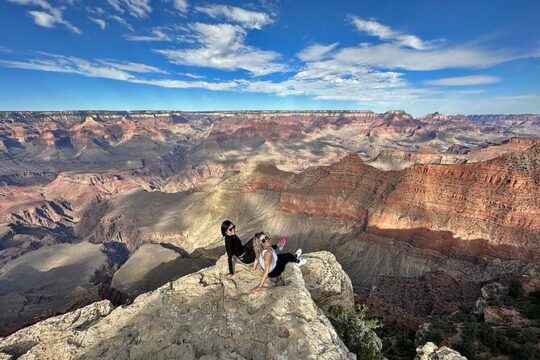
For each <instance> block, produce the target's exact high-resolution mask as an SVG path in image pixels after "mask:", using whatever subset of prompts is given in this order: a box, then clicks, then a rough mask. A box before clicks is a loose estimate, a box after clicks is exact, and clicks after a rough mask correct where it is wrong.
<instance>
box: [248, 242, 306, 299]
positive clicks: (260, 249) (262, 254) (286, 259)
mask: <svg viewBox="0 0 540 360" xmlns="http://www.w3.org/2000/svg"><path fill="white" fill-rule="evenodd" d="M254 238H255V251H256V252H257V255H258V258H259V261H258V263H259V266H260V267H261V269H262V270H263V271H264V273H263V276H262V278H261V281H260V283H259V285H258V286H255V287H254V288H253V289H251V293H252V294H254V293H257V292H259V291H261V289H262V287H263V285H264V281H265V280H266V278H267V277H270V278H275V277H278V276H279V275H281V273H282V272H283V270H285V265H287V264H288V263H290V262H295V263H297V264H298V265H299V266H302V265H304V264H305V263H306V260H305V259H300V256H301V255H302V249H298V250H296V253H294V254H291V253H284V254H276V251H275V250H274V249H275V248H274V246H273V245H272V241H271V240H270V238H269V237H268V235H266V234H265V233H263V232H261V233H257V234H256V235H255V237H254ZM256 268H257V262H254V263H253V266H252V268H251V271H255V269H256Z"/></svg>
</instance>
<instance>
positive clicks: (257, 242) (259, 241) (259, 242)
mask: <svg viewBox="0 0 540 360" xmlns="http://www.w3.org/2000/svg"><path fill="white" fill-rule="evenodd" d="M263 239H268V240H270V238H269V237H268V235H266V234H265V233H264V232H262V231H261V232H258V233H256V234H255V236H253V250H255V259H257V258H258V257H259V255H261V253H262V251H263V250H264V245H263Z"/></svg>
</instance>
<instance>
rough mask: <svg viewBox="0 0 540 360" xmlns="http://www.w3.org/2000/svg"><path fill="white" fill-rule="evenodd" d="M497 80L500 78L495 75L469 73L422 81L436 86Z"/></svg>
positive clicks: (480, 83)
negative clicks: (469, 74)
mask: <svg viewBox="0 0 540 360" xmlns="http://www.w3.org/2000/svg"><path fill="white" fill-rule="evenodd" d="M499 81H500V79H499V78H498V77H496V76H485V75H471V76H457V77H448V78H442V79H434V80H427V81H424V83H425V84H427V85H436V86H465V85H484V84H494V83H496V82H499Z"/></svg>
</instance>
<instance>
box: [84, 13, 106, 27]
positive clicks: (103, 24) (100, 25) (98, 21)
mask: <svg viewBox="0 0 540 360" xmlns="http://www.w3.org/2000/svg"><path fill="white" fill-rule="evenodd" d="M88 18H89V19H90V20H92V21H93V22H95V23H96V24H98V25H99V27H100V28H101V30H105V28H106V27H107V23H106V22H105V20H103V19H96V18H93V17H90V16H89V17H88Z"/></svg>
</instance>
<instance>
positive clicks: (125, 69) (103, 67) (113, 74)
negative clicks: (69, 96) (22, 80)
mask: <svg viewBox="0 0 540 360" xmlns="http://www.w3.org/2000/svg"><path fill="white" fill-rule="evenodd" d="M42 54H43V56H42V57H41V58H36V59H30V60H27V61H8V60H0V64H2V65H4V66H6V67H10V68H18V69H29V70H41V71H53V72H63V73H72V74H79V75H84V76H88V77H101V78H106V79H115V80H132V79H134V78H135V76H134V75H133V74H132V73H166V72H165V71H163V70H161V69H158V68H156V67H153V66H150V65H145V64H139V63H133V62H118V61H114V60H97V61H88V60H85V59H81V58H78V57H75V56H63V55H56V54H47V53H42Z"/></svg>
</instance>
